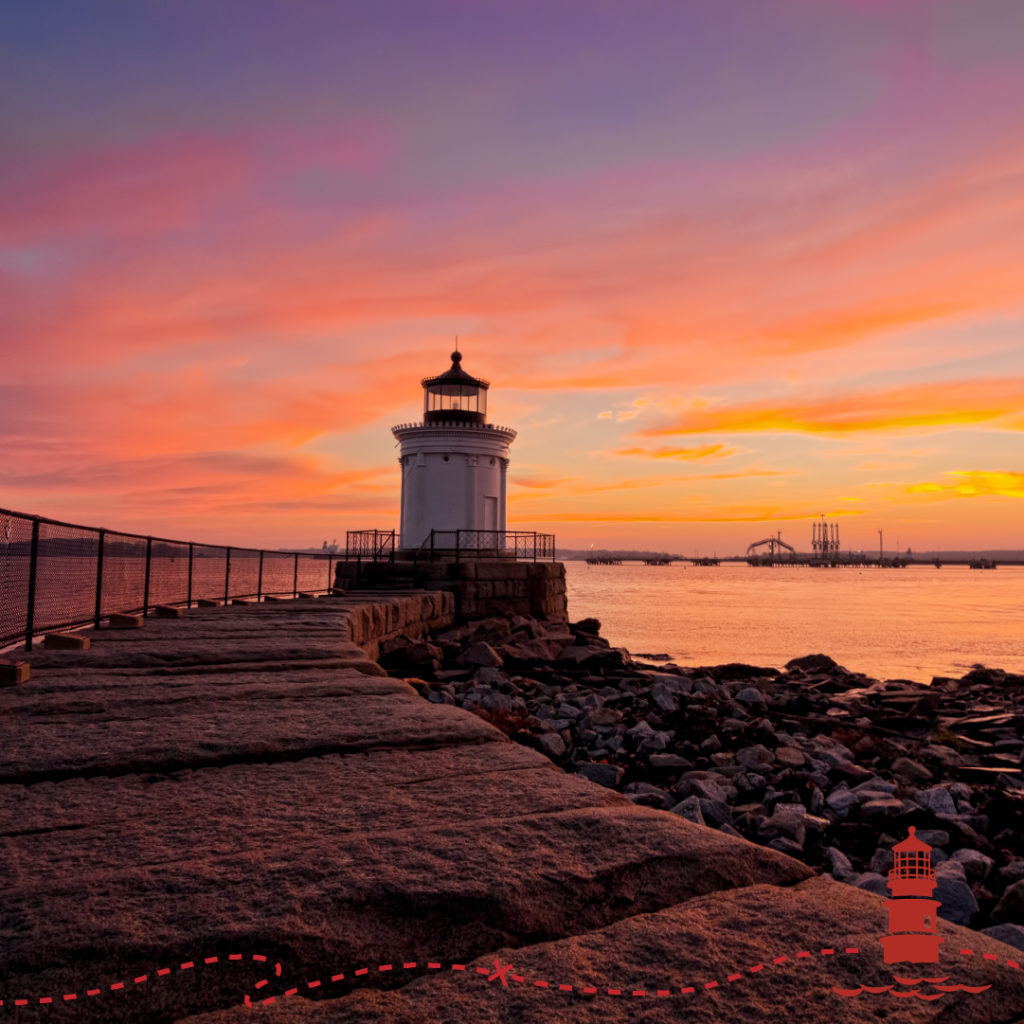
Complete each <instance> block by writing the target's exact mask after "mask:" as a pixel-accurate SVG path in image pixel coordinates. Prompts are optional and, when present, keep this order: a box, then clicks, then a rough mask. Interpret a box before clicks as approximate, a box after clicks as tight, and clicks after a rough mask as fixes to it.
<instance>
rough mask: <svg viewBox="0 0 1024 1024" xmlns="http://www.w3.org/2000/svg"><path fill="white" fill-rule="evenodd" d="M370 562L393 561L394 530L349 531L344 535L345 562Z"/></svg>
mask: <svg viewBox="0 0 1024 1024" xmlns="http://www.w3.org/2000/svg"><path fill="white" fill-rule="evenodd" d="M364 558H365V559H366V560H367V561H370V562H393V561H394V560H395V531H394V530H349V531H348V533H346V534H345V561H347V562H355V561H360V560H362V559H364Z"/></svg>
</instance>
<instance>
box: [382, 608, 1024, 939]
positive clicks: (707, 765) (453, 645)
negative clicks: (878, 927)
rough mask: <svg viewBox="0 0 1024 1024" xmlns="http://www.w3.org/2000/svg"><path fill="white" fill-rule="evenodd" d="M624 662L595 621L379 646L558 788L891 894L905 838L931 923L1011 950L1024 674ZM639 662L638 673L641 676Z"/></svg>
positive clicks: (1023, 933) (478, 630)
mask: <svg viewBox="0 0 1024 1024" xmlns="http://www.w3.org/2000/svg"><path fill="white" fill-rule="evenodd" d="M660 657H661V656H659V655H638V656H635V657H634V656H632V655H630V654H629V652H627V651H625V650H624V649H622V648H614V647H612V646H611V645H610V644H609V643H608V641H607V640H605V639H604V638H602V637H601V636H600V624H599V623H598V622H597V621H596V620H594V619H584V620H583V621H581V622H577V623H573V624H569V623H566V622H563V621H557V620H555V621H538V620H535V619H528V618H523V617H514V618H508V619H506V618H492V619H485V620H482V621H479V622H472V623H469V624H468V625H465V626H461V627H458V628H456V629H452V630H448V631H446V632H443V633H440V634H438V635H436V636H428V637H424V638H420V639H415V640H414V639H410V638H408V637H404V636H400V637H397V638H394V639H392V640H390V641H387V642H386V643H385V644H384V645H382V649H381V653H380V664H381V665H382V666H383V667H384V668H385V669H386V670H387V671H388V672H389V674H391V675H393V676H397V677H400V678H403V679H407V680H408V681H409V682H410V683H412V684H413V685H414V686H415V687H416V688H417V689H418V690H419V692H420V693H421V694H422V695H423V696H424V697H425V698H426V699H427V700H430V701H432V702H435V703H443V704H453V705H458V706H459V707H462V708H465V709H467V710H470V711H472V712H474V713H475V714H477V715H479V716H480V717H482V718H484V719H486V720H487V721H489V722H491V723H492V724H493V725H495V726H496V727H497V728H499V729H501V730H502V731H503V732H505V733H506V734H507V735H508V736H510V737H511V738H512V739H513V740H515V741H516V742H518V743H522V744H525V745H527V746H530V747H533V748H535V749H537V750H540V751H541V752H542V753H544V754H545V755H546V756H547V757H549V758H550V759H551V760H552V761H553V762H555V763H556V764H557V765H559V766H560V767H561V768H563V769H564V770H565V771H567V772H573V773H579V774H580V775H583V776H585V777H587V778H589V779H591V780H593V781H594V782H597V783H599V784H600V785H603V786H607V787H609V788H611V789H615V790H618V791H619V792H621V793H622V794H623V795H624V796H626V797H627V798H628V799H630V800H632V801H633V802H634V803H638V804H644V805H647V806H650V807H656V808H660V809H663V810H666V811H669V812H671V813H674V814H679V815H681V816H683V817H685V818H687V819H689V820H691V821H694V822H697V823H698V824H701V825H705V826H707V827H710V828H714V829H718V830H719V831H722V832H726V833H728V834H731V835H737V836H741V837H743V838H745V839H748V840H750V841H751V842H754V843H758V844H760V845H764V846H769V847H771V848H773V849H776V850H780V851H782V852H784V853H787V854H789V855H791V856H793V857H796V858H797V859H799V860H801V861H803V862H804V863H806V864H808V865H809V866H811V867H812V868H814V869H815V870H817V871H818V872H820V873H825V874H831V875H832V876H833V877H835V878H836V879H838V880H839V881H842V882H846V883H849V884H851V885H855V886H857V887H859V888H862V889H866V890H868V891H871V892H875V893H878V894H881V895H888V890H887V889H886V872H887V871H888V869H889V867H890V864H891V858H892V854H891V847H892V845H893V844H894V843H895V842H898V841H899V840H900V839H902V838H905V836H906V834H907V828H908V826H910V825H915V826H916V827H917V834H918V836H919V837H920V838H922V839H923V840H924V841H925V842H927V843H929V844H930V845H931V846H932V847H933V848H934V850H933V861H934V863H935V865H936V876H937V882H938V886H937V889H936V893H935V897H936V899H938V900H940V901H941V903H942V906H941V908H940V911H939V913H940V916H942V917H944V918H946V919H947V920H950V921H952V922H954V923H956V924H963V925H968V926H970V927H973V928H976V929H980V930H982V931H985V932H986V933H988V934H991V935H992V936H993V937H994V938H997V939H999V940H1001V941H1003V942H1007V943H1010V944H1011V945H1014V946H1016V947H1018V948H1021V949H1024V777H1022V773H1021V768H1022V755H1024V675H1013V674H1010V673H1006V672H1003V671H1001V670H998V669H987V668H983V667H981V666H977V667H975V668H974V669H973V670H972V671H971V672H969V673H967V674H966V675H965V676H963V677H962V678H960V679H952V678H945V677H936V678H935V679H933V680H932V681H931V683H930V685H928V684H922V683H918V682H911V681H908V680H876V679H870V678H868V677H866V676H864V675H861V674H858V673H855V672H850V671H848V670H847V669H845V668H843V667H842V666H840V665H837V664H836V663H835V662H834V661H833V660H832V659H831V658H828V657H827V656H825V655H822V654H812V655H808V656H806V657H800V658H794V659H793V660H792V661H790V662H788V663H787V665H786V666H785V669H784V670H783V671H780V670H778V669H775V668H764V667H758V666H751V665H745V664H739V663H734V664H728V665H717V666H710V667H700V668H689V667H687V668H681V667H678V666H676V665H672V664H660V663H655V659H659V658H660ZM645 659H646V660H645Z"/></svg>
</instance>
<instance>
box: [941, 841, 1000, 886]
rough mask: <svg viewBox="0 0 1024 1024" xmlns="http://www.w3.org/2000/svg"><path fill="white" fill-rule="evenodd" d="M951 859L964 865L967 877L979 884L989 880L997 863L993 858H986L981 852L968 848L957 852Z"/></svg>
mask: <svg viewBox="0 0 1024 1024" xmlns="http://www.w3.org/2000/svg"><path fill="white" fill-rule="evenodd" d="M951 859H952V860H954V861H958V862H959V863H961V864H963V866H964V870H965V871H966V872H967V877H968V878H972V879H974V880H975V881H978V882H983V881H985V879H986V878H988V876H989V872H991V870H992V868H993V867H995V863H996V862H995V861H994V860H993V859H992V858H991V857H986V856H985V854H983V853H982V852H981V851H980V850H969V849H967V848H966V847H965V848H964V849H962V850H957V851H956V853H954V854H953V856H952V858H951Z"/></svg>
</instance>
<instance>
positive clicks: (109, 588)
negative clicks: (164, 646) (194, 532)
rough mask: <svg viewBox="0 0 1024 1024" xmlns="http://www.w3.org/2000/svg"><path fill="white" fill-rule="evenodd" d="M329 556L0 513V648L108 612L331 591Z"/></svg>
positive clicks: (27, 642)
mask: <svg viewBox="0 0 1024 1024" xmlns="http://www.w3.org/2000/svg"><path fill="white" fill-rule="evenodd" d="M335 559H336V556H335V555H334V554H332V553H326V554H319V553H318V554H313V553H308V552H301V551H265V550H260V549H258V548H236V547H224V546H220V545H216V544H197V543H194V542H191V541H182V540H167V539H165V538H162V537H150V536H144V535H141V534H136V533H121V532H118V531H116V530H105V529H101V528H99V527H94V526H79V525H76V524H74V523H64V522H61V521H60V520H57V519H46V518H44V517H43V516H31V515H25V514H23V513H21V512H10V511H8V510H7V509H0V647H5V646H8V645H10V644H12V643H16V642H18V641H21V640H24V643H25V647H26V648H27V649H29V650H31V648H32V640H33V637H35V636H37V635H38V634H40V633H44V632H48V631H51V630H59V629H69V628H72V627H75V626H88V625H90V624H91V625H94V626H99V624H100V621H101V620H102V619H103V618H105V617H107V616H108V615H111V614H114V613H116V612H126V613H130V614H137V613H140V612H141V613H142V614H143V615H148V614H149V611H150V609H151V608H155V607H156V606H157V605H185V606H190V605H192V604H193V603H195V602H196V601H199V600H215V601H230V600H233V599H236V598H256V599H257V600H259V599H260V598H262V597H275V596H276V597H297V596H298V595H299V594H300V593H312V594H323V593H326V592H328V591H329V590H330V589H331V585H332V576H333V572H334V565H333V563H334V561H335Z"/></svg>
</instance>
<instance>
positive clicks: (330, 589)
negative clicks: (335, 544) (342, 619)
mask: <svg viewBox="0 0 1024 1024" xmlns="http://www.w3.org/2000/svg"><path fill="white" fill-rule="evenodd" d="M333 562H334V552H332V551H328V552H327V593H328V594H333V593H334V573H333V572H331V566H332V563H333Z"/></svg>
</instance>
